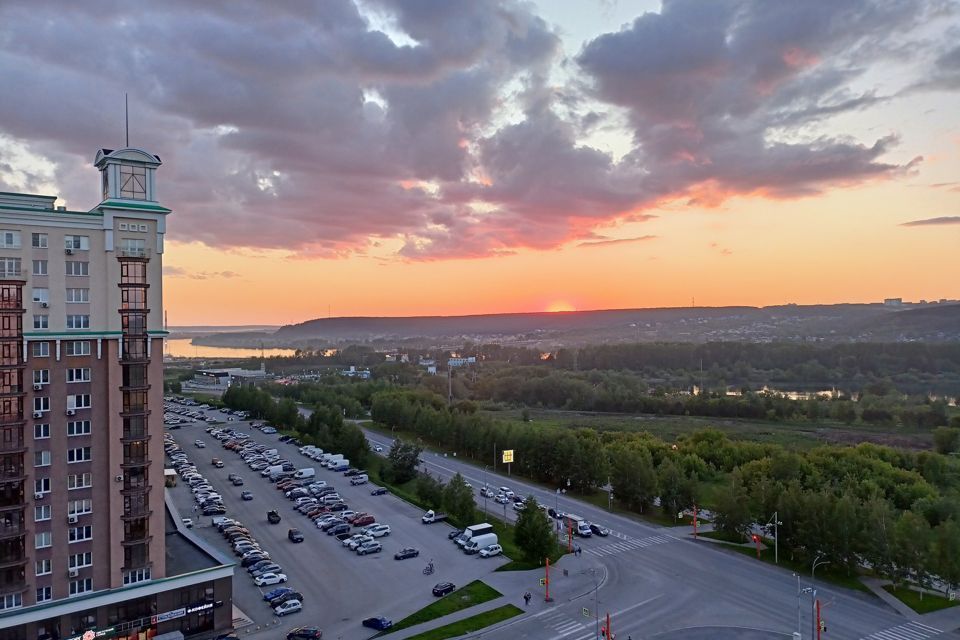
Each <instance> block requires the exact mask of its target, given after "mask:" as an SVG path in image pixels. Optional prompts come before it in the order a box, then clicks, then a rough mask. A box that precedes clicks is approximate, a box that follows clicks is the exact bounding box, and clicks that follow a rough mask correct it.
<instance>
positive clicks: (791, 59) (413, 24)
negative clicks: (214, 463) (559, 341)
mask: <svg viewBox="0 0 960 640" xmlns="http://www.w3.org/2000/svg"><path fill="white" fill-rule="evenodd" d="M958 43H960V0H845V1H844V2H836V0H805V1H804V2H790V1H787V0H783V1H780V0H668V1H664V2H662V3H661V2H651V1H640V0H634V1H630V0H593V1H591V0H539V1H537V2H524V1H521V0H315V1H307V0H289V1H284V2H271V3H265V2H259V1H255V0H209V1H207V2H203V3H197V2H194V1H193V0H167V1H165V2H154V3H130V2H120V1H119V0H97V1H91V2H82V3H57V2H52V1H46V0H4V2H2V3H0V77H2V78H3V80H4V86H5V88H6V89H5V91H4V99H3V100H0V190H4V191H23V192H29V193H44V194H51V195H57V196H59V198H60V201H58V204H61V205H66V206H68V207H69V208H71V209H80V210H87V209H91V208H93V207H95V206H96V205H97V204H98V202H99V194H98V190H99V189H98V186H99V179H98V176H97V173H96V170H95V169H94V168H93V166H92V163H93V159H94V154H95V153H96V150H97V149H99V148H101V147H107V148H119V147H122V146H123V142H124V140H123V135H124V106H123V105H124V93H128V94H129V101H130V143H131V146H135V147H139V148H142V149H145V150H147V151H149V152H150V153H154V154H157V155H158V156H160V158H161V159H162V161H163V165H162V166H161V167H160V169H159V170H158V176H157V185H158V187H157V189H158V193H159V200H160V202H161V203H162V204H163V205H165V206H167V207H170V208H171V209H173V213H172V214H171V215H170V216H169V218H168V221H167V222H168V225H167V229H168V234H167V238H166V239H167V242H166V250H165V253H164V254H163V261H164V273H165V277H164V302H165V307H166V309H167V310H168V312H169V318H170V324H171V325H173V326H178V325H197V324H208V325H209V324H213V325H240V324H287V323H292V322H300V321H304V320H307V319H311V318H316V317H328V316H410V315H460V314H474V313H499V312H521V311H545V310H549V311H562V310H573V309H577V310H584V309H613V308H639V307H677V306H690V305H692V304H696V305H698V306H721V305H771V304H783V303H798V304H819V303H836V302H875V301H879V300H882V299H883V298H888V297H901V298H903V299H905V300H920V299H927V300H937V299H941V298H960V277H958V276H960V117H958V114H960V44H958Z"/></svg>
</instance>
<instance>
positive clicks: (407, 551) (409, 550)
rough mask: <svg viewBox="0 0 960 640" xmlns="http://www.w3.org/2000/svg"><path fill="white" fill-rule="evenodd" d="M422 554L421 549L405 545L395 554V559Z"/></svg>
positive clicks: (404, 558)
mask: <svg viewBox="0 0 960 640" xmlns="http://www.w3.org/2000/svg"><path fill="white" fill-rule="evenodd" d="M419 555H420V550H419V549H414V548H413V547H404V548H403V549H400V551H397V552H396V553H395V554H393V559H394V560H406V559H407V558H416V557H417V556H419Z"/></svg>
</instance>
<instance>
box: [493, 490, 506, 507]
mask: <svg viewBox="0 0 960 640" xmlns="http://www.w3.org/2000/svg"><path fill="white" fill-rule="evenodd" d="M493 501H494V502H496V503H498V504H507V503H508V502H510V498H508V497H507V496H505V495H504V494H502V493H498V494H497V497H496V498H494V499H493Z"/></svg>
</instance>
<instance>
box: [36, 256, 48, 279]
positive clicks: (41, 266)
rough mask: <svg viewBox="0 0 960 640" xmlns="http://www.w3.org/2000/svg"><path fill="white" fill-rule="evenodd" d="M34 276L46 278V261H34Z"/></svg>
mask: <svg viewBox="0 0 960 640" xmlns="http://www.w3.org/2000/svg"><path fill="white" fill-rule="evenodd" d="M33 275H35V276H45V275H47V261H46V260H34V261H33Z"/></svg>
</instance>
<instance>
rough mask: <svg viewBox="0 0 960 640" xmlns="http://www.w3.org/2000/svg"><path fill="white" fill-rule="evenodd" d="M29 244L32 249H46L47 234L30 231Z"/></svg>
mask: <svg viewBox="0 0 960 640" xmlns="http://www.w3.org/2000/svg"><path fill="white" fill-rule="evenodd" d="M30 244H31V246H32V247H33V248H34V249H46V248H47V234H45V233H31V234H30Z"/></svg>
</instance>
